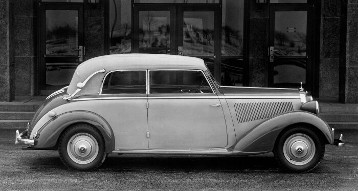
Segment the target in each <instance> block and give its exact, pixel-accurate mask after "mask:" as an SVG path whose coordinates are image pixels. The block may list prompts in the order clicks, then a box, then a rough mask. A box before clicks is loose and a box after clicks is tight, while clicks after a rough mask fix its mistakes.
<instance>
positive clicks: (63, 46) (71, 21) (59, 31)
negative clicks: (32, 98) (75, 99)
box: [38, 3, 85, 94]
mask: <svg viewBox="0 0 358 191" xmlns="http://www.w3.org/2000/svg"><path fill="white" fill-rule="evenodd" d="M82 7H83V5H82V4H80V3H70V4H67V3H42V4H41V5H40V12H41V13H40V14H41V23H40V26H41V31H40V55H41V57H40V65H39V67H38V68H39V78H38V79H39V84H40V87H39V88H40V94H48V93H50V92H51V91H53V90H55V89H59V88H61V87H64V86H66V85H68V84H69V83H70V80H71V78H72V75H73V72H74V71H75V69H76V67H77V66H78V64H79V63H81V62H82V61H83V56H84V54H85V48H84V46H83V8H82Z"/></svg>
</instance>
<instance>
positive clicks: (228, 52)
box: [221, 0, 244, 56]
mask: <svg viewBox="0 0 358 191" xmlns="http://www.w3.org/2000/svg"><path fill="white" fill-rule="evenodd" d="M222 7H223V8H222V10H223V12H222V27H223V28H222V48H221V53H222V55H223V56H243V44H244V43H243V31H244V0H224V1H223V2H222Z"/></svg>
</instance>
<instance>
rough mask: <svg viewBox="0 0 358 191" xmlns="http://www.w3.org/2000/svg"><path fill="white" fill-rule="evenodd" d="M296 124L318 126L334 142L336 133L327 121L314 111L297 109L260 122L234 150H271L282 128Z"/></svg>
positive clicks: (256, 151)
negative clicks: (313, 112)
mask: <svg viewBox="0 0 358 191" xmlns="http://www.w3.org/2000/svg"><path fill="white" fill-rule="evenodd" d="M295 124H308V127H312V128H316V129H317V130H319V131H320V132H322V134H323V135H324V137H325V138H326V141H327V142H328V143H330V144H333V141H334V134H333V132H332V129H331V128H330V127H329V126H328V124H327V123H326V122H324V121H323V120H322V119H321V118H319V117H318V116H316V115H314V114H312V113H309V112H302V111H296V112H291V113H286V114H283V115H279V116H276V117H274V118H272V119H269V120H267V121H264V122H263V123H261V124H259V125H258V126H256V127H255V128H253V129H252V130H251V131H250V132H249V133H248V134H246V135H245V136H244V137H243V138H242V139H240V140H239V141H238V142H237V144H236V146H235V148H234V150H235V151H240V152H245V153H246V152H247V153H259V152H271V151H272V150H273V148H274V146H275V142H276V139H277V137H278V136H279V134H280V133H281V132H282V130H284V129H285V128H287V127H289V126H292V125H295Z"/></svg>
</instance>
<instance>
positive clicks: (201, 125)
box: [16, 54, 342, 172]
mask: <svg viewBox="0 0 358 191" xmlns="http://www.w3.org/2000/svg"><path fill="white" fill-rule="evenodd" d="M298 86H299V85H298ZM318 113H319V105H318V102H317V101H313V99H312V97H311V96H308V95H307V92H304V91H303V89H302V88H301V89H300V90H299V89H278V88H276V89H273V88H250V87H228V86H220V85H219V84H218V83H217V82H216V81H215V79H214V77H213V76H212V75H211V74H210V72H209V70H208V68H207V67H206V65H205V64H204V62H203V60H201V59H199V58H192V57H185V56H174V55H153V54H126V55H109V56H101V57H97V58H93V59H90V60H88V61H86V62H84V63H82V64H80V65H79V66H78V67H77V69H76V71H75V73H74V75H73V78H72V81H71V83H70V84H69V86H68V87H65V88H63V89H61V90H59V91H56V92H54V93H53V94H51V95H50V96H48V97H47V99H46V101H45V102H44V103H43V104H42V106H40V108H39V109H38V111H37V112H36V114H35V116H34V117H33V119H32V120H31V122H29V124H28V127H27V130H25V131H24V132H22V133H21V134H20V133H19V131H17V132H16V142H17V143H22V144H25V145H27V148H25V149H33V150H56V149H58V151H59V155H60V158H61V160H62V161H63V163H64V164H65V165H66V166H68V167H70V168H74V169H78V170H91V169H95V168H97V167H99V166H100V165H101V164H102V163H103V162H104V160H105V158H106V157H107V155H108V154H116V153H117V154H138V153H140V154H171V155H172V154H181V155H194V154H199V155H242V156H247V155H253V154H261V153H268V152H273V153H274V155H275V157H276V158H277V159H278V161H279V163H280V164H281V165H282V167H284V169H288V170H291V171H296V172H303V171H309V170H311V169H313V168H314V167H315V166H316V165H317V164H318V163H319V162H320V160H321V158H322V157H323V155H324V152H325V144H336V145H338V144H342V143H341V141H339V139H336V141H335V139H334V129H332V128H330V127H329V126H328V125H327V123H326V122H324V121H323V120H322V119H320V118H319V117H318V116H317V114H318Z"/></svg>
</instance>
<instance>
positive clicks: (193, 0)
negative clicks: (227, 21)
mask: <svg viewBox="0 0 358 191" xmlns="http://www.w3.org/2000/svg"><path fill="white" fill-rule="evenodd" d="M219 2H220V1H219V0H134V3H219Z"/></svg>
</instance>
